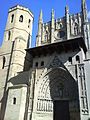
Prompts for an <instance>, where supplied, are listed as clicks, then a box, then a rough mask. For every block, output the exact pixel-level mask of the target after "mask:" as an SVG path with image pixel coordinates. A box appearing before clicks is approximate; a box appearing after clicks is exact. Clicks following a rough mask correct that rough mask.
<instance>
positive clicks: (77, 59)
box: [76, 55, 80, 63]
mask: <svg viewBox="0 0 90 120" xmlns="http://www.w3.org/2000/svg"><path fill="white" fill-rule="evenodd" d="M76 61H78V62H79V63H80V57H79V55H77V56H76Z"/></svg>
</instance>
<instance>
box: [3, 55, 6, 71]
mask: <svg viewBox="0 0 90 120" xmlns="http://www.w3.org/2000/svg"><path fill="white" fill-rule="evenodd" d="M5 62H6V60H5V56H3V66H2V69H4V67H5Z"/></svg>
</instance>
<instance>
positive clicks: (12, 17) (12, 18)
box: [11, 14, 14, 23]
mask: <svg viewBox="0 0 90 120" xmlns="http://www.w3.org/2000/svg"><path fill="white" fill-rule="evenodd" d="M13 20H14V14H12V16H11V23H12V22H13Z"/></svg>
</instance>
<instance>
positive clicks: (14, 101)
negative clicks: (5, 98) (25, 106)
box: [13, 97, 16, 105]
mask: <svg viewBox="0 0 90 120" xmlns="http://www.w3.org/2000/svg"><path fill="white" fill-rule="evenodd" d="M13 104H14V105H15V104H16V98H15V97H14V98H13Z"/></svg>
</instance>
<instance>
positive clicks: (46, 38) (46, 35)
mask: <svg viewBox="0 0 90 120" xmlns="http://www.w3.org/2000/svg"><path fill="white" fill-rule="evenodd" d="M44 39H45V41H47V40H48V32H47V31H46V34H45V37H44Z"/></svg>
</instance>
